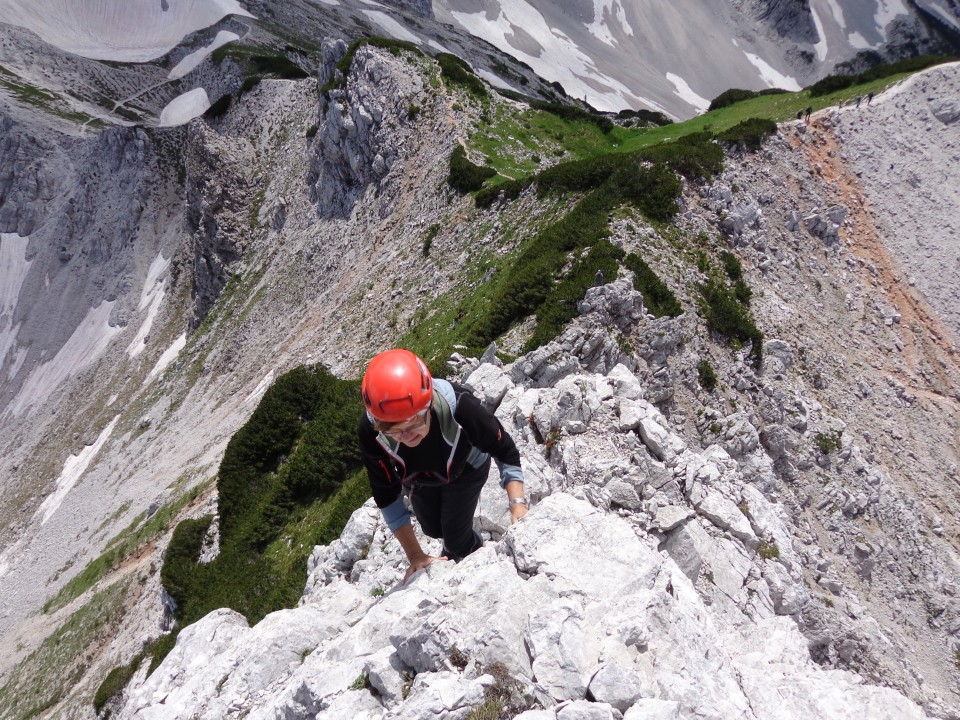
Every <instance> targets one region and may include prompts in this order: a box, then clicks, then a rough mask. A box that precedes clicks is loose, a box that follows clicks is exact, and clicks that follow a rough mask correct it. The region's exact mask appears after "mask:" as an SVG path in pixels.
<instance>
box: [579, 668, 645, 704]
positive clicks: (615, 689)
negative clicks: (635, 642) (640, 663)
mask: <svg viewBox="0 0 960 720" xmlns="http://www.w3.org/2000/svg"><path fill="white" fill-rule="evenodd" d="M587 689H588V690H589V692H590V695H591V696H592V697H593V699H594V700H596V701H597V702H601V703H609V704H610V705H612V706H613V707H615V708H616V709H617V710H619V711H620V712H626V711H627V709H628V708H629V707H630V706H631V705H633V703H634V702H636V701H637V700H638V699H639V698H640V697H641V696H642V695H643V691H644V687H643V680H642V679H641V678H640V675H639V674H638V673H637V672H636V670H634V669H633V668H632V667H624V666H623V665H619V664H617V663H605V664H604V665H602V666H601V667H600V669H599V670H597V672H596V674H595V675H594V676H593V677H592V678H591V679H590V685H589V686H588V688H587Z"/></svg>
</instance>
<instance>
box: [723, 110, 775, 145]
mask: <svg viewBox="0 0 960 720" xmlns="http://www.w3.org/2000/svg"><path fill="white" fill-rule="evenodd" d="M776 132H777V124H776V123H775V122H774V121H773V120H768V119H767V118H748V119H747V120H743V121H742V122H739V123H737V124H736V125H734V126H733V127H732V128H728V129H727V130H724V131H723V132H722V133H719V134H718V135H717V140H720V141H721V142H728V143H731V144H733V145H743V146H745V147H746V148H747V149H748V150H752V151H754V152H756V151H757V150H759V149H760V147H761V146H762V145H763V141H764V140H766V139H767V138H768V137H770V136H771V135H773V134H774V133H776Z"/></svg>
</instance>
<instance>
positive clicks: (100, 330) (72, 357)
mask: <svg viewBox="0 0 960 720" xmlns="http://www.w3.org/2000/svg"><path fill="white" fill-rule="evenodd" d="M113 306H114V302H112V301H111V302H107V301H104V302H102V303H100V305H99V306H97V307H95V308H91V309H90V310H88V311H87V315H86V317H84V319H83V320H82V321H81V322H80V325H78V326H77V329H76V330H74V331H73V334H72V335H71V336H70V339H69V340H67V342H66V343H64V345H63V347H62V348H60V351H59V352H58V353H57V354H56V356H55V357H54V358H53V359H52V360H50V361H48V362H45V363H44V364H43V365H40V366H39V367H38V368H36V369H34V370H33V371H31V373H30V375H29V376H28V377H27V381H26V382H25V383H24V384H23V387H22V388H20V392H19V393H18V394H17V396H16V398H14V400H13V402H12V403H11V404H10V407H9V409H8V410H7V411H6V412H10V413H13V415H14V416H17V415H21V414H22V413H23V412H24V411H25V410H27V408H29V407H31V406H33V405H41V404H42V403H43V402H44V401H45V400H46V399H47V398H48V397H50V394H51V393H53V391H54V390H56V389H57V387H58V386H59V385H60V383H62V382H63V381H64V380H66V379H67V378H68V377H70V376H71V375H79V374H80V373H81V372H83V371H84V370H86V369H87V368H88V367H89V366H90V365H92V364H93V363H94V362H95V361H96V360H97V359H98V358H99V357H100V355H101V354H103V352H104V350H106V349H107V346H108V345H109V344H110V341H111V340H113V338H114V337H116V336H117V334H119V333H120V332H121V331H122V330H123V328H120V327H113V326H112V325H111V324H110V313H111V311H112V310H113Z"/></svg>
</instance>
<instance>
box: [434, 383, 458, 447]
mask: <svg viewBox="0 0 960 720" xmlns="http://www.w3.org/2000/svg"><path fill="white" fill-rule="evenodd" d="M433 409H434V410H435V411H436V413H437V419H438V420H439V421H440V432H441V433H442V434H443V439H444V440H446V441H447V444H448V445H454V444H455V443H456V442H457V435H458V433H459V431H460V425H459V424H458V423H457V421H456V420H455V419H454V417H453V414H454V413H455V412H456V411H457V394H456V392H455V391H454V389H453V386H452V385H451V384H450V383H449V382H447V381H446V380H443V379H441V378H437V379H435V380H434V381H433Z"/></svg>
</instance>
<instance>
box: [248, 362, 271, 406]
mask: <svg viewBox="0 0 960 720" xmlns="http://www.w3.org/2000/svg"><path fill="white" fill-rule="evenodd" d="M272 384H273V370H271V371H270V372H268V373H267V374H266V375H265V376H264V378H263V380H261V381H260V382H259V384H258V385H257V386H256V387H255V388H254V389H253V392H251V393H250V394H249V395H247V396H246V397H245V398H244V399H243V401H244V402H245V403H247V404H249V403H255V402H259V401H260V398H262V397H263V394H264V393H265V392H266V391H267V388H269V387H270V386H271V385H272Z"/></svg>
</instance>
